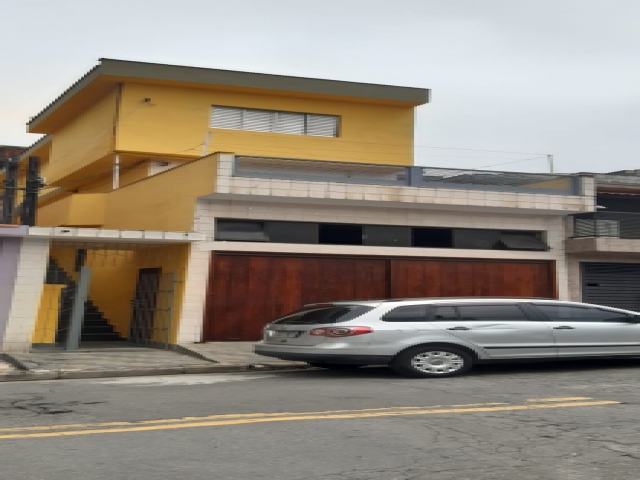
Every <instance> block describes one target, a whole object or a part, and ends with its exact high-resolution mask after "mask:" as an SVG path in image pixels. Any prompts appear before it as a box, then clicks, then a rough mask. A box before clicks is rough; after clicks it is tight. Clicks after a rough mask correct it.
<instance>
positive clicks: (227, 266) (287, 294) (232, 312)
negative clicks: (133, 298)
mask: <svg viewBox="0 0 640 480" xmlns="http://www.w3.org/2000/svg"><path fill="white" fill-rule="evenodd" d="M386 279H387V275H386V260H377V259H368V258H336V257H295V256H268V255H262V256H261V255H223V254H216V255H214V257H213V260H212V262H211V274H210V278H209V289H208V293H207V307H206V313H205V327H204V340H205V341H226V340H241V341H253V340H259V339H260V338H262V328H263V327H264V325H265V324H266V323H268V322H270V321H272V320H274V319H276V318H278V317H281V316H283V315H285V314H287V313H290V312H293V311H294V310H297V309H299V308H300V307H302V306H303V305H306V304H309V303H320V302H330V301H335V300H367V299H376V298H386V296H387V291H386V288H387V287H386V285H387V283H386V281H387V280H386Z"/></svg>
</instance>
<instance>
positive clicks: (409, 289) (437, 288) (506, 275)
mask: <svg viewBox="0 0 640 480" xmlns="http://www.w3.org/2000/svg"><path fill="white" fill-rule="evenodd" d="M475 296H480V297H555V293H554V279H553V276H552V269H551V265H550V263H549V262H527V263H521V262H518V263H516V262H499V261H468V260H465V261H460V260H431V259H429V260H392V261H391V297H392V298H406V297H475Z"/></svg>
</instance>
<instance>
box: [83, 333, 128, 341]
mask: <svg viewBox="0 0 640 480" xmlns="http://www.w3.org/2000/svg"><path fill="white" fill-rule="evenodd" d="M116 340H122V338H120V335H118V334H117V333H108V334H99V333H98V334H93V333H83V334H82V335H81V336H80V341H81V342H112V341H116Z"/></svg>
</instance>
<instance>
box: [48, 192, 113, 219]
mask: <svg viewBox="0 0 640 480" xmlns="http://www.w3.org/2000/svg"><path fill="white" fill-rule="evenodd" d="M104 204H105V194H102V193H79V194H74V195H70V196H68V197H64V198H62V199H60V200H58V201H57V202H53V203H50V204H48V205H44V206H42V207H40V208H38V214H37V215H38V216H37V221H36V224H37V225H38V226H42V227H57V226H78V227H79V226H87V227H89V226H90V227H97V226H100V225H102V224H103V223H104V212H105V205H104Z"/></svg>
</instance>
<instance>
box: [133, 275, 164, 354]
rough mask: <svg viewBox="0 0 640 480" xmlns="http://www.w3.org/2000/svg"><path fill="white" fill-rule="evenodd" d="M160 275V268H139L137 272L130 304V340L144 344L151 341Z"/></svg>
mask: <svg viewBox="0 0 640 480" xmlns="http://www.w3.org/2000/svg"><path fill="white" fill-rule="evenodd" d="M160 274H161V269H160V268H141V269H140V270H139V271H138V282H137V284H136V293H135V297H134V299H133V302H132V303H133V305H132V315H131V326H130V329H129V330H130V332H129V337H130V339H131V340H134V341H135V340H138V341H143V342H144V341H146V340H151V338H152V336H153V328H154V317H155V313H156V302H157V297H158V290H159V287H160Z"/></svg>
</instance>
